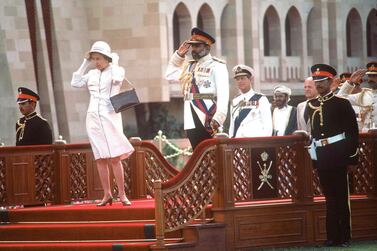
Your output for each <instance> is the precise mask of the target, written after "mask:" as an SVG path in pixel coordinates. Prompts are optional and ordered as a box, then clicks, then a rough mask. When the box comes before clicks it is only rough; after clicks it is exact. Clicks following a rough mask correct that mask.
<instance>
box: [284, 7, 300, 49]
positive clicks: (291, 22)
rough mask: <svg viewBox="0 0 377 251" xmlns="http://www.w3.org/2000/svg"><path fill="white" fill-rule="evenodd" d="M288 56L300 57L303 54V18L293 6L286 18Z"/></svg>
mask: <svg viewBox="0 0 377 251" xmlns="http://www.w3.org/2000/svg"><path fill="white" fill-rule="evenodd" d="M285 40H286V43H285V44H286V55H287V56H299V55H300V54H301V52H302V27H301V17H300V13H299V12H298V10H297V8H296V7H294V6H292V7H291V8H290V9H289V11H288V13H287V17H286V18H285Z"/></svg>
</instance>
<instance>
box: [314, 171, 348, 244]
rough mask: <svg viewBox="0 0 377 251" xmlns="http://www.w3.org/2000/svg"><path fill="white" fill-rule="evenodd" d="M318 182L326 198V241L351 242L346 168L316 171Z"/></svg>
mask: <svg viewBox="0 0 377 251" xmlns="http://www.w3.org/2000/svg"><path fill="white" fill-rule="evenodd" d="M318 176H319V182H320V184H321V187H322V191H323V193H324V195H325V198H326V233H327V240H330V241H334V242H338V243H343V242H345V241H350V240H351V219H350V217H351V212H350V203H349V202H350V201H349V190H348V188H349V186H348V174H347V168H346V167H344V168H339V169H335V170H326V169H325V170H324V169H318Z"/></svg>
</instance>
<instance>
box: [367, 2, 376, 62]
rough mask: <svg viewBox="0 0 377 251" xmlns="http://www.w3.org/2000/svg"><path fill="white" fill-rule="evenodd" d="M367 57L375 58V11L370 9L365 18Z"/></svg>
mask: <svg viewBox="0 0 377 251" xmlns="http://www.w3.org/2000/svg"><path fill="white" fill-rule="evenodd" d="M366 30H367V56H368V57H377V10H376V9H372V10H371V11H370V12H369V15H368V18H367V29H366Z"/></svg>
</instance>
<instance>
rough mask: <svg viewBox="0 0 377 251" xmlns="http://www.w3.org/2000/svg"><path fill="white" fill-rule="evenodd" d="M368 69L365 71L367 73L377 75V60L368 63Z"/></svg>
mask: <svg viewBox="0 0 377 251" xmlns="http://www.w3.org/2000/svg"><path fill="white" fill-rule="evenodd" d="M367 69H368V71H367V72H366V73H365V74H367V75H377V62H376V61H372V62H369V63H368V64H367Z"/></svg>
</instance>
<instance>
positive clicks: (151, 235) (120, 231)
mask: <svg viewBox="0 0 377 251" xmlns="http://www.w3.org/2000/svg"><path fill="white" fill-rule="evenodd" d="M0 216H1V223H2V224H1V225H0V250H10V251H11V250H54V251H55V250H93V251H96V250H115V251H117V250H140V251H141V250H149V246H150V245H152V244H154V241H155V227H154V225H155V221H154V200H134V201H132V205H131V206H129V207H125V206H123V205H122V204H121V203H120V202H115V203H114V204H113V205H112V206H109V205H107V206H105V207H97V206H96V205H95V204H75V205H60V206H47V207H30V208H18V209H10V210H3V211H1V215H0ZM166 237H167V238H168V239H169V240H170V242H179V241H182V234H181V231H175V232H172V233H168V234H167V235H166Z"/></svg>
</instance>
